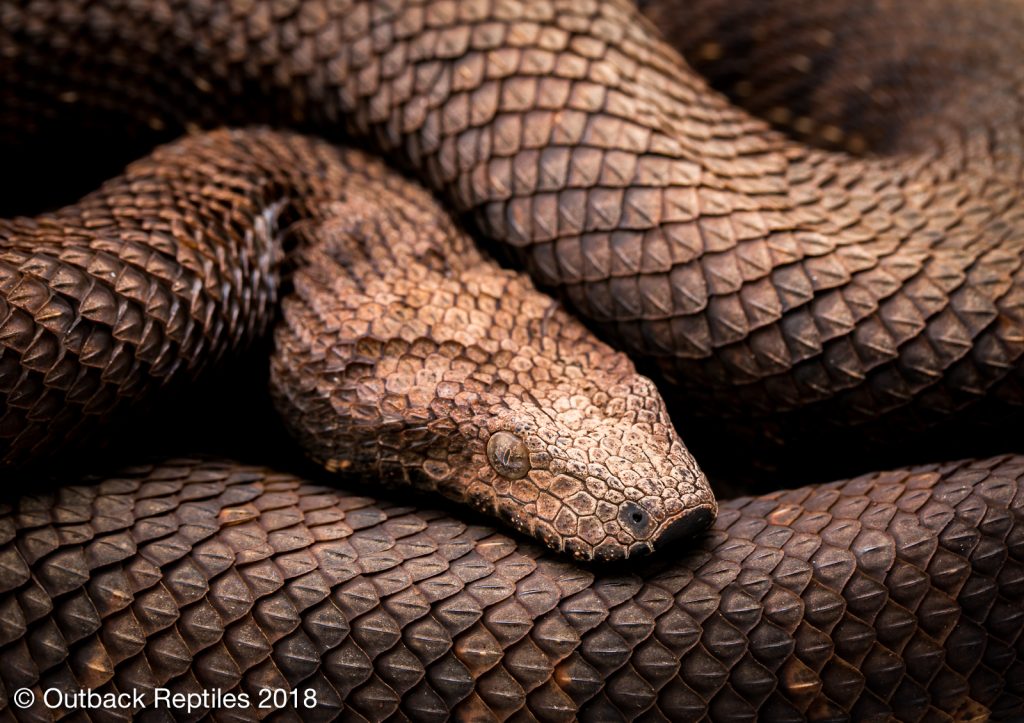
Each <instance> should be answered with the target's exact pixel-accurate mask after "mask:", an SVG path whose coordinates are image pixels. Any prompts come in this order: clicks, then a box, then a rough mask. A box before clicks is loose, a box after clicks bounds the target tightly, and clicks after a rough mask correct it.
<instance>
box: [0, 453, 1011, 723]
mask: <svg viewBox="0 0 1024 723" xmlns="http://www.w3.org/2000/svg"><path fill="white" fill-rule="evenodd" d="M1022 483H1024V458H1020V457H1004V458H997V459H991V460H987V461H978V462H970V463H956V464H946V465H939V466H931V467H921V468H916V469H911V470H902V471H894V472H888V473H880V474H874V475H868V476H865V477H861V478H858V479H854V480H850V481H847V482H845V483H841V484H838V485H836V484H832V485H822V486H817V487H807V488H803V489H798V490H794V491H790V492H780V493H777V494H773V495H769V496H766V497H761V498H744V499H737V500H733V501H730V502H726V503H724V504H723V506H722V510H721V513H720V515H719V517H718V520H717V522H716V523H715V527H714V529H713V531H712V532H711V534H710V535H708V536H707V537H705V538H704V539H703V540H702V542H701V544H700V545H699V546H698V547H697V548H696V549H692V550H691V551H690V552H688V553H686V554H684V555H680V556H676V557H672V556H669V555H659V556H655V557H652V558H649V559H647V560H645V561H644V562H643V564H642V565H641V566H631V567H630V568H629V569H628V570H626V569H618V570H611V571H609V570H608V569H607V568H602V569H603V570H605V571H603V572H594V571H591V570H588V569H586V568H580V567H577V566H575V565H573V564H571V563H569V562H566V561H564V559H562V558H560V557H558V556H554V557H552V556H549V555H546V554H543V553H542V551H541V550H540V548H538V547H535V546H532V545H529V544H524V543H520V542H517V541H516V540H513V539H510V538H509V537H506V536H505V535H504V534H503V533H501V532H499V531H496V530H494V529H491V528H489V527H485V526H479V525H471V524H467V523H466V522H464V521H462V520H459V519H456V518H452V517H449V516H448V515H445V514H442V513H439V512H432V511H427V510H423V509H417V508H414V507H409V506H398V505H395V504H393V503H386V502H382V501H378V500H374V499H373V498H370V497H357V496H354V495H352V494H351V493H347V492H339V491H337V490H335V489H328V488H325V487H320V486H316V485H313V484H311V483H307V482H304V481H303V480H301V479H298V478H296V477H293V476H291V475H288V474H281V473H275V472H270V471H268V470H265V469H260V468H255V467H248V466H244V465H238V464H236V463H232V462H213V461H209V462H200V461H187V460H182V461H167V462H165V463H163V464H160V465H157V466H151V467H140V468H135V469H131V470H127V471H125V472H124V473H123V474H121V475H119V476H117V477H115V478H111V479H107V480H102V481H94V482H89V483H83V484H79V485H75V486H69V487H63V488H60V489H59V490H57V491H56V492H54V493H53V494H51V495H46V496H38V497H25V498H22V499H21V500H19V501H18V502H16V503H15V504H14V505H13V506H12V507H10V508H8V509H7V510H6V511H5V512H4V513H3V515H2V516H0V540H2V546H0V610H3V614H2V615H0V621H2V625H0V643H2V647H0V681H2V690H3V694H4V695H5V696H10V695H12V693H13V691H14V690H16V689H18V688H21V687H28V688H31V689H32V690H34V691H35V692H36V699H37V701H39V700H41V694H42V691H43V690H45V689H47V688H50V687H56V688H58V689H60V690H64V691H67V692H69V693H74V692H76V691H78V690H80V689H83V688H91V689H94V690H96V691H97V692H102V693H107V692H114V691H125V690H130V689H138V690H140V691H149V690H152V688H154V687H157V686H167V687H169V688H170V689H171V690H172V691H173V692H175V693H179V692H180V693H190V692H191V693H198V692H201V691H203V690H213V689H216V690H220V691H224V692H234V693H241V692H247V693H249V694H250V695H251V696H253V700H254V701H256V700H258V698H257V695H258V693H257V691H258V689H259V688H261V687H271V688H277V687H280V688H284V689H286V690H299V691H305V690H312V691H315V695H316V700H317V703H318V707H317V708H316V710H313V711H310V710H306V709H304V708H302V707H301V706H300V707H299V708H298V709H297V710H295V711H292V712H290V713H288V714H287V715H285V716H284V719H288V720H291V719H294V720H310V719H314V720H323V719H328V718H330V717H332V716H335V715H337V714H343V715H344V716H345V719H346V720H364V719H365V720H383V719H385V718H389V717H390V716H395V717H396V719H405V718H409V719H415V720H442V719H444V718H445V717H446V716H448V715H454V716H455V717H457V718H460V719H465V720H504V719H506V718H508V717H510V716H516V717H517V719H520V720H572V719H573V718H574V717H578V718H580V719H583V720H595V721H612V720H625V719H634V718H637V717H642V718H643V719H644V720H665V719H668V720H676V721H678V720H698V719H700V718H701V717H702V716H705V715H709V716H712V717H713V718H714V719H715V720H754V719H755V717H757V715H758V713H760V720H772V721H800V720H806V719H807V718H811V719H815V720H826V719H827V720H851V719H852V720H856V721H863V720H889V719H892V717H895V718H897V719H899V720H905V721H917V720H932V721H942V720H952V719H953V716H954V715H955V716H957V717H959V718H960V719H970V718H974V719H981V717H983V716H985V715H987V714H990V715H991V716H992V717H993V718H995V719H997V720H1005V719H1007V718H1008V717H1010V716H1012V715H1014V714H1016V715H1020V713H1021V710H1022V697H1024V685H1022V680H1024V679H1022V677H1021V676H1022V673H1024V668H1022V662H1021V658H1020V645H1021V630H1022V622H1024V610H1022V608H1021V604H1020V600H1021V596H1022V595H1024V535H1022V531H1024V490H1022V486H1021V485H1022ZM303 695H304V694H303ZM302 699H303V698H302V696H301V695H300V700H302ZM9 712H10V713H15V714H17V715H19V716H22V717H23V718H24V719H46V718H48V717H49V716H50V715H53V714H55V713H59V712H60V711H55V712H52V713H51V712H50V711H47V710H46V709H44V708H42V707H41V703H38V702H37V704H36V707H35V708H33V709H31V710H30V711H24V712H23V711H18V710H16V709H14V708H11V709H9ZM201 712H204V711H202V710H201V711H199V712H197V713H196V715H197V716H198V715H199V713H201ZM269 712H270V711H267V710H264V711H259V710H253V709H250V710H242V711H232V710H222V711H220V712H218V713H217V714H216V718H217V719H218V720H219V719H225V720H227V719H231V720H236V719H252V718H255V717H257V716H262V715H266V714H267V713H269ZM91 715H94V716H97V717H98V714H97V713H92V714H91ZM103 715H104V717H105V719H108V720H111V719H124V720H128V719H129V718H130V711H128V710H108V711H103ZM151 715H152V719H157V720H161V719H166V720H170V719H171V716H170V714H169V713H168V712H167V711H166V710H162V711H158V712H156V713H151Z"/></svg>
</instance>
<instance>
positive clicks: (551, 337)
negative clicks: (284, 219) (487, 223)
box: [272, 204, 717, 560]
mask: <svg viewBox="0 0 1024 723" xmlns="http://www.w3.org/2000/svg"><path fill="white" fill-rule="evenodd" d="M397 206H398V204H395V205H394V206H390V205H384V206H383V207H384V208H392V207H397ZM381 207H382V206H381V205H380V204H375V205H374V208H381ZM366 208H368V206H367V205H362V206H359V207H358V208H356V209H354V211H353V212H351V213H346V214H344V215H341V216H339V218H341V219H343V220H342V221H338V222H337V223H334V224H331V225H327V226H324V227H320V228H319V229H315V233H314V236H315V237H316V238H317V240H318V245H315V246H313V247H312V248H311V249H310V250H309V251H308V254H309V256H308V264H307V265H305V266H304V267H302V268H300V269H299V270H298V271H297V272H296V275H295V289H296V294H295V295H293V296H292V297H291V298H289V299H286V301H285V303H284V316H285V322H284V323H283V324H282V325H280V326H279V327H278V330H277V335H276V340H277V353H276V355H275V357H274V362H273V374H272V387H273V389H274V396H275V399H276V400H277V403H278V407H279V408H280V410H281V412H282V416H283V418H284V419H285V420H286V422H287V423H288V425H289V427H290V428H291V430H292V431H293V433H294V434H295V436H296V437H297V438H298V439H299V441H300V442H301V443H302V444H303V446H304V447H305V448H306V450H307V452H308V453H309V455H310V456H311V457H312V458H314V459H316V460H318V461H319V462H320V463H321V464H323V465H324V466H326V467H327V468H328V469H331V470H335V471H339V472H343V473H344V474H345V475H346V476H348V477H352V476H358V477H360V478H362V479H364V480H368V481H370V482H372V483H373V484H380V483H382V482H383V483H384V484H387V485H390V486H400V485H411V486H415V487H417V488H419V489H423V490H428V491H431V492H440V493H441V494H443V495H444V496H445V497H448V498H449V499H452V500H455V501H456V502H460V503H465V504H469V505H471V506H472V507H474V508H476V509H478V510H480V511H483V512H485V513H487V514H490V515H494V516H497V517H499V518H501V519H503V520H505V521H506V522H507V523H509V524H510V525H511V526H512V527H514V528H516V529H517V530H520V531H521V532H524V533H526V534H528V535H531V536H533V537H535V538H536V539H538V540H540V541H541V542H543V543H544V544H546V545H547V546H548V547H550V548H552V549H554V550H557V551H560V552H564V553H568V554H569V555H572V556H573V557H575V558H577V559H584V560H622V559H626V558H629V557H632V556H635V555H638V554H642V553H647V552H651V551H652V550H656V549H658V548H659V547H661V546H663V545H664V544H665V543H667V542H668V541H670V540H673V539H677V538H680V537H686V536H688V535H691V534H695V533H697V532H699V531H701V530H702V529H704V528H705V527H707V526H708V525H709V524H710V522H711V521H712V520H713V519H714V516H715V514H716V511H717V507H716V504H715V499H714V496H713V494H712V492H711V489H710V487H709V485H708V482H707V480H706V479H705V477H704V475H703V473H702V472H701V471H700V469H699V468H698V467H697V464H696V462H695V461H694V459H693V457H692V456H691V455H690V453H689V452H688V451H687V450H686V447H685V446H684V445H683V443H682V441H681V440H680V439H679V436H678V435H677V434H676V432H675V430H674V429H673V427H672V423H671V421H670V419H669V415H668V411H667V410H666V408H665V403H664V401H663V400H662V398H661V396H660V395H659V394H658V391H657V389H656V388H655V386H654V384H653V383H652V382H651V381H650V380H649V379H647V378H645V377H642V376H640V375H639V374H637V373H636V370H635V368H634V367H633V364H632V363H631V362H630V361H629V359H628V358H627V357H626V356H625V355H624V354H621V353H619V352H616V351H614V350H612V349H611V348H609V347H608V346H606V345H605V344H603V343H602V342H600V341H599V340H598V339H597V338H596V337H595V336H594V335H593V334H592V333H591V332H590V331H588V330H587V329H586V328H585V327H584V326H583V325H582V324H580V323H579V322H578V321H577V320H575V319H574V318H573V317H572V316H570V315H569V314H568V313H567V312H566V311H565V310H563V309H562V308H561V307H560V306H558V305H557V304H555V303H554V302H553V301H552V299H551V298H550V297H548V296H545V295H544V294H541V293H539V292H538V291H537V290H536V289H534V288H533V286H532V284H531V283H530V282H529V280H528V279H527V278H526V277H525V276H520V275H517V274H513V273H511V272H509V271H505V270H503V269H501V268H499V267H498V266H496V265H495V264H492V263H489V262H487V261H486V260H484V259H482V258H481V257H480V255H479V253H478V252H476V250H475V249H474V248H473V247H472V246H471V245H470V244H469V243H468V242H467V241H466V240H465V239H464V238H462V237H461V236H459V234H458V232H457V231H456V230H454V229H452V228H451V227H450V226H444V227H442V228H440V229H439V228H437V227H434V226H431V225H430V218H433V217H435V216H437V214H434V215H430V214H428V215H427V216H426V217H417V218H418V219H419V223H417V224H416V225H415V228H412V227H400V228H396V229H394V230H391V227H390V226H389V225H388V224H391V223H392V222H393V219H392V218H391V217H389V216H386V217H381V216H380V213H381V212H375V213H376V215H374V216H373V217H372V218H369V219H366V218H361V217H360V216H359V214H358V213H357V211H359V210H360V209H366ZM405 213H406V214H407V215H409V213H408V211H405ZM353 219H357V220H358V223H357V222H356V221H355V220H353ZM381 234H383V235H384V236H385V237H386V238H383V239H381V238H378V235H381ZM460 239H462V240H460ZM414 242H415V243H418V244H420V246H418V247H416V248H413V247H412V246H403V244H405V243H408V244H412V243H414ZM452 248H459V249H460V252H459V253H452V251H451V250H450V249H452ZM368 255H370V256H372V257H373V258H367V256H368Z"/></svg>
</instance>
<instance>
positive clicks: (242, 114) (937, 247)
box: [0, 0, 1024, 428]
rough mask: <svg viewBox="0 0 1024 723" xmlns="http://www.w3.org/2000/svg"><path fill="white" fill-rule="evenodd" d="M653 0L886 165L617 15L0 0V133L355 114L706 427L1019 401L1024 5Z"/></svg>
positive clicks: (443, 6)
mask: <svg viewBox="0 0 1024 723" xmlns="http://www.w3.org/2000/svg"><path fill="white" fill-rule="evenodd" d="M644 5H645V9H646V11H647V12H648V13H649V14H651V15H653V16H654V17H655V18H656V19H657V21H658V26H659V27H662V28H664V29H665V30H666V31H667V32H669V33H671V34H672V36H673V39H674V40H675V41H677V42H678V44H679V46H680V47H682V48H683V49H684V50H687V51H688V52H691V55H692V56H693V57H696V58H697V59H698V61H699V60H700V58H701V57H702V56H701V53H702V52H703V53H704V55H705V56H707V58H710V59H715V58H726V60H727V59H728V58H730V57H732V56H733V55H736V56H739V55H742V52H739V51H743V49H744V48H747V49H749V46H750V45H751V44H753V45H755V46H756V47H759V48H761V50H754V51H752V52H753V54H751V53H747V55H748V56H749V57H752V58H754V59H755V61H754V62H752V63H751V64H749V65H748V66H743V65H742V62H741V61H737V62H738V63H739V67H740V68H741V69H743V70H744V71H745V72H747V75H749V77H750V82H749V84H748V85H749V87H746V90H745V91H744V87H743V86H741V88H740V89H739V91H738V93H737V95H740V96H744V94H746V96H747V104H748V105H749V106H750V107H751V108H752V109H753V110H755V111H756V112H758V113H762V114H764V115H766V116H771V115H772V112H773V109H774V108H776V107H777V106H778V105H779V104H780V103H781V104H782V106H781V107H789V106H791V105H796V104H798V103H801V102H802V103H803V106H804V107H802V108H798V109H797V110H799V113H798V115H799V116H800V117H801V118H805V119H806V122H804V123H803V124H802V125H801V124H800V123H796V131H797V133H798V134H799V135H802V136H805V137H809V138H812V139H815V140H816V141H817V142H818V143H820V144H823V145H832V146H841V145H843V143H842V139H843V138H844V137H845V136H846V134H847V133H850V134H853V133H855V132H858V131H859V132H862V133H863V134H866V135H865V136H864V139H863V141H859V142H856V143H854V150H857V151H858V152H859V153H861V154H864V152H865V151H867V150H871V149H872V148H875V149H876V150H877V152H876V153H874V154H866V155H863V157H858V156H852V155H848V154H846V153H842V152H835V151H827V150H821V149H817V148H813V147H810V146H808V145H806V144H804V143H802V142H799V141H795V140H791V139H788V138H786V137H785V136H783V135H781V134H779V133H777V132H775V131H773V130H771V129H770V128H769V126H768V125H767V124H766V123H765V122H763V121H761V120H760V119H758V118H756V117H754V116H752V115H750V114H748V113H747V112H746V111H743V110H741V109H739V108H738V107H737V106H735V105H733V104H732V103H730V102H729V101H728V100H726V99H725V98H723V97H721V96H719V95H717V94H715V93H712V92H709V90H708V88H707V85H706V83H705V81H704V80H703V79H702V78H701V76H699V75H698V74H697V73H695V72H694V71H692V70H691V69H690V67H689V66H688V65H686V64H685V62H684V61H683V60H682V59H681V58H680V57H679V55H677V53H676V52H675V51H674V50H673V49H671V48H669V47H668V46H667V45H665V44H664V43H663V42H662V41H661V40H659V38H658V36H657V33H656V32H655V31H654V26H652V25H651V24H649V23H648V22H646V21H644V20H643V19H642V18H641V17H639V15H638V12H637V10H636V9H635V8H634V7H633V5H632V4H631V3H628V2H626V0H604V1H603V2H598V0H577V1H574V2H555V1H553V0H510V1H509V2H500V3H492V2H489V1H488V0H462V1H460V2H457V3H454V2H450V1H449V0H406V1H405V2H390V3H385V4H383V5H379V4H377V3H372V2H369V1H368V0H342V1H341V2H323V1H322V0H293V1H291V2H270V1H269V0H246V1H244V2H212V0H199V1H196V0H188V1H186V0H165V1H162V2H157V1H155V0H154V1H143V2H124V3H122V2H116V3H113V4H107V3H104V4H96V3H92V2H87V0H40V1H39V2H32V3H27V4H11V3H8V4H5V5H4V6H3V17H2V22H0V73H2V74H3V77H5V79H8V80H7V83H6V84H5V88H4V91H3V92H4V97H5V98H11V99H12V100H11V102H10V103H8V104H7V106H8V107H7V109H6V116H5V118H6V120H5V121H4V122H5V123H10V124H14V123H21V124H23V125H26V126H29V125H31V124H32V123H33V122H34V119H38V118H40V117H51V116H59V115H60V114H61V112H62V111H61V109H62V108H63V109H64V111H63V112H64V113H65V114H66V112H67V109H68V108H72V109H77V110H79V111H82V112H85V111H89V110H90V109H92V110H95V109H96V108H104V109H113V110H116V111H118V112H120V113H121V114H122V115H124V116H126V117H129V118H131V119H135V121H134V122H136V123H138V124H141V125H147V124H148V125H150V126H153V127H160V128H171V127H184V126H190V125H193V124H199V125H204V124H206V125H208V124H213V123H222V122H253V121H269V122H274V123H283V124H295V123H300V124H302V125H303V127H312V128H317V129H322V130H325V131H330V132H332V133H334V134H336V133H337V131H338V130H339V129H340V128H342V127H343V128H344V129H345V131H346V132H347V133H349V134H350V135H351V136H352V137H354V138H358V139H363V140H369V141H371V142H372V143H373V144H374V145H375V146H377V147H379V148H380V149H381V150H383V151H385V152H387V153H388V154H389V155H390V156H392V157H395V158H397V159H399V160H401V161H402V163H403V164H405V165H407V166H409V167H411V168H412V169H414V170H415V171H416V173H417V175H418V176H419V177H420V178H421V179H422V180H423V181H424V182H425V183H427V184H428V185H429V186H430V187H432V188H433V189H435V190H437V191H439V192H441V193H442V194H443V195H444V196H445V197H446V198H447V199H448V200H449V201H450V202H451V203H452V205H454V206H455V207H456V208H458V209H460V210H465V211H467V212H469V214H470V217H471V218H474V219H475V220H476V223H477V226H478V228H479V229H480V230H482V231H484V232H485V233H486V234H487V235H488V236H489V237H490V238H492V239H494V240H496V241H498V242H503V243H504V244H506V245H508V246H509V247H511V248H513V249H516V250H518V253H519V254H520V255H521V256H522V258H523V260H524V261H525V262H526V264H527V266H528V268H529V269H530V271H531V273H532V274H533V276H534V279H535V280H537V281H539V282H542V283H543V284H545V285H548V286H552V287H555V288H558V289H560V290H561V291H562V292H563V293H564V294H565V295H566V296H567V298H568V299H570V300H571V302H572V305H573V307H574V310H575V311H576V312H578V313H580V314H582V315H583V316H585V317H587V318H588V319H590V320H591V321H592V322H594V323H596V324H598V325H600V326H601V327H602V328H603V329H604V330H605V331H607V332H608V333H609V334H610V335H611V336H612V337H614V338H615V339H616V340H617V341H618V343H619V344H620V345H621V346H622V347H623V348H624V349H625V350H626V351H629V352H630V353H631V354H634V355H636V356H637V357H646V358H649V359H653V360H654V361H655V363H657V365H659V366H660V367H661V368H662V369H663V370H664V371H665V372H666V374H667V375H668V376H669V377H670V378H671V379H672V380H673V381H675V382H677V383H679V384H681V385H683V386H685V387H686V388H687V389H688V390H689V392H690V393H692V394H693V395H695V396H696V397H697V398H698V399H699V401H700V404H701V405H702V407H703V408H706V409H707V410H708V411H710V412H714V413H734V414H735V413H738V414H744V415H746V414H749V413H751V412H755V413H760V414H768V415H773V416H778V415H779V414H780V413H782V412H784V411H786V410H792V409H799V408H804V407H807V406H808V405H810V404H817V405H818V406H819V408H820V410H821V412H822V413H821V414H820V415H818V417H819V418H821V419H831V420H835V421H838V422H840V423H842V422H856V421H864V420H871V419H877V418H878V417H879V416H881V415H884V414H892V413H905V414H906V415H911V416H914V417H915V418H916V417H922V418H923V420H924V421H927V420H929V419H931V420H932V421H934V420H935V419H941V418H944V417H948V416H950V415H951V414H953V413H957V412H960V411H961V410H962V409H963V408H964V407H968V406H971V405H973V404H975V403H976V402H978V401H979V400H981V399H986V400H1000V401H1002V402H1008V403H1012V404H1019V403H1021V401H1022V398H1024V394H1022V390H1021V388H1020V371H1019V370H1020V368H1021V366H1020V359H1021V356H1022V354H1024V343H1022V341H1021V340H1022V336H1024V334H1022V329H1024V320H1022V312H1021V305H1022V303H1024V299H1022V296H1021V293H1022V292H1021V291H1020V289H1021V288H1022V285H1021V279H1020V276H1021V274H1024V270H1022V262H1021V256H1022V254H1021V241H1020V239H1021V204H1020V178H1021V173H1022V167H1021V147H1022V142H1021V125H1020V119H1021V118H1022V117H1024V98H1022V95H1021V87H1022V77H1021V68H1022V67H1024V64H1022V63H1021V60H1022V58H1021V46H1020V43H1019V39H1020V37H1021V35H1022V34H1024V11H1022V8H1021V5H1020V3H1019V2H1013V1H1011V0H1001V1H999V2H989V3H981V4H978V3H968V2H963V3H958V2H956V1H955V0H928V1H927V2H921V3H915V4H914V8H912V9H910V10H907V9H906V8H904V3H894V2H891V1H889V0H872V2H870V3H860V2H856V3H827V4H822V3H812V2H802V0H786V2H784V3H780V4H778V6H777V9H775V10H769V9H766V8H765V4H764V3H760V2H754V1H750V2H736V3H722V2H717V0H698V1H696V2H694V3H692V4H691V5H692V10H691V9H689V8H690V6H689V5H688V6H687V8H683V9H679V11H678V12H677V11H676V7H675V6H676V5H677V4H676V3H671V2H661V1H658V2H646V3H644ZM719 6H721V7H719ZM805 6H806V7H805ZM772 7H775V5H773V6H772ZM694 17H695V18H696V19H695V20H694V22H693V23H689V24H688V20H687V19H688V18H694ZM674 18H681V20H680V21H678V22H676V21H675V20H674ZM716 19H719V20H720V22H717V21H716ZM688 28H692V30H688ZM874 38H881V39H880V40H877V41H875V40H873V39H874ZM758 43H761V45H757V44H758ZM702 49H703V50H702ZM734 50H736V51H737V52H735V53H734V52H732V51H734ZM757 53H760V55H758V54H757ZM54 57H59V58H60V59H61V62H60V63H54V62H53V58H54ZM707 58H705V59H707ZM723 62H725V61H723ZM734 65H735V64H734ZM751 66H753V69H751ZM716 67H717V68H718V71H717V72H718V73H719V75H720V76H726V77H727V76H728V75H729V73H730V72H732V71H730V70H729V67H728V64H726V65H725V66H713V68H712V71H713V75H714V74H715V72H716V71H714V68H716ZM900 82H902V85H899V83H900ZM758 93H761V95H758ZM802 99H805V100H802ZM781 122H783V123H784V124H785V125H789V126H792V125H793V124H792V123H786V122H785V119H781ZM822 128H826V129H827V128H831V130H826V131H823V132H819V131H820V130H821V129H822ZM801 129H802V130H801ZM822 133H823V134H822ZM829 138H832V141H829ZM898 428H899V427H898Z"/></svg>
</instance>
